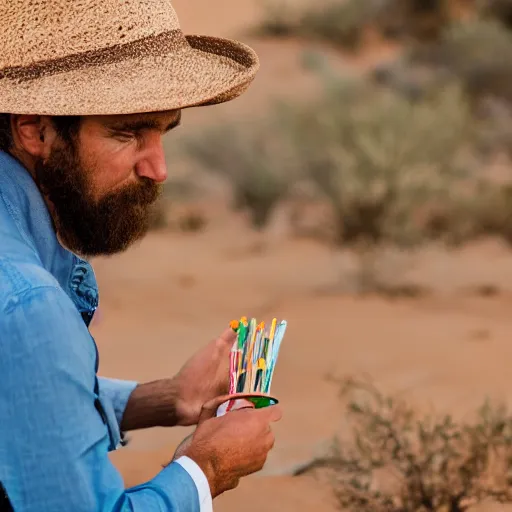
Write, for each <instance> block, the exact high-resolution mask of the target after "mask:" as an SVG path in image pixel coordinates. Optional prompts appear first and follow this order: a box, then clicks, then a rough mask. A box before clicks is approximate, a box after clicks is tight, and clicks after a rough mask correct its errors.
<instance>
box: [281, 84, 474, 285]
mask: <svg viewBox="0 0 512 512" xmlns="http://www.w3.org/2000/svg"><path fill="white" fill-rule="evenodd" d="M286 115H287V126H288V130H289V132H290V133H291V136H292V140H293V147H294V148H295V151H296V153H297V157H298V162H299V163H300V166H301V168H302V172H303V173H304V175H306V176H307V177H308V178H309V179H310V180H312V181H313V182H314V183H315V184H316V185H317V187H318V188H319V190H320V191H322V192H323V194H324V195H325V197H326V198H327V200H328V201H329V202H330V204H331V206H332V211H333V216H334V218H335V220H336V225H337V230H336V231H337V237H336V242H337V244H338V245H340V246H343V247H352V248H353V249H355V250H356V251H357V252H358V254H359V257H360V264H361V268H360V274H361V277H363V276H365V277H364V282H360V283H359V284H360V287H361V291H373V289H376V288H378V286H379V283H378V282H377V281H376V278H377V276H373V277H374V278H375V279H372V270H371V269H372V268H373V267H374V266H375V265H374V264H375V260H376V259H378V257H379V254H378V249H379V247H381V246H382V245H386V246H390V245H391V246H396V247H399V248H401V249H407V248H411V247H414V246H418V245H419V244H421V243H423V242H425V241H426V240H427V238H428V237H429V235H430V234H431V231H429V229H428V226H427V224H426V223H425V222H420V217H421V214H422V211H423V210H425V209H428V207H429V205H430V204H431V203H432V202H440V201H442V202H445V203H450V202H451V201H453V190H454V189H455V188H456V184H457V182H458V180H459V179H461V176H462V175H463V172H462V171H463V167H462V160H461V156H462V154H463V153H462V152H463V150H464V149H466V147H467V144H468V140H469V138H470V132H469V129H470V124H471V123H470V122H469V112H468V108H467V106H466V104H465V102H464V100H463V97H462V96H461V94H460V91H459V90H458V89H457V88H453V89H445V90H443V91H440V92H438V93H436V94H434V95H433V96H432V97H430V98H428V99H427V100H424V101H422V102H419V103H413V102H410V101H408V100H406V99H405V98H403V97H401V96H400V95H397V94H395V93H393V92H391V91H389V90H381V89H377V88H373V87H371V86H368V85H367V84H364V83H359V82H347V83H343V82H342V83H339V84H338V85H333V84H331V89H330V91H328V92H327V93H326V95H325V98H324V99H323V100H322V101H321V102H320V103H318V104H316V105H313V106H307V107H304V108H301V109H298V108H294V109H289V110H288V111H287V112H286Z"/></svg>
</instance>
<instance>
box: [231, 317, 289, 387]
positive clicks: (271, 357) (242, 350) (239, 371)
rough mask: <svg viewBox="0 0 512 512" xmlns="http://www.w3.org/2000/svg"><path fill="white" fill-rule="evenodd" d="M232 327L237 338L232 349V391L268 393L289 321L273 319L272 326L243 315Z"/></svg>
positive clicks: (233, 322)
mask: <svg viewBox="0 0 512 512" xmlns="http://www.w3.org/2000/svg"><path fill="white" fill-rule="evenodd" d="M230 326H231V328H232V329H233V330H234V331H235V332H236V333H237V334H238V337H237V340H236V342H235V343H234V345H233V348H232V349H231V357H230V387H229V392H230V393H243V394H246V393H261V394H266V395H268V394H269V393H270V386H271V384H272V376H273V373H274V368H275V365H276V361H277V356H278V355H279V349H280V348H281V342H282V341H283V337H284V334H285V331H286V327H287V323H286V321H285V320H282V321H280V322H278V321H277V319H276V318H274V319H273V320H272V323H271V325H270V328H265V323H264V322H261V323H259V324H258V323H257V322H256V319H254V318H251V319H250V320H247V318H246V317H242V318H241V319H240V320H233V321H232V322H231V324H230Z"/></svg>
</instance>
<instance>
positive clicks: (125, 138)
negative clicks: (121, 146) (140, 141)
mask: <svg viewBox="0 0 512 512" xmlns="http://www.w3.org/2000/svg"><path fill="white" fill-rule="evenodd" d="M114 138H116V139H117V140H119V141H121V142H130V141H132V140H135V139H136V137H135V134H134V133H130V132H115V133H114Z"/></svg>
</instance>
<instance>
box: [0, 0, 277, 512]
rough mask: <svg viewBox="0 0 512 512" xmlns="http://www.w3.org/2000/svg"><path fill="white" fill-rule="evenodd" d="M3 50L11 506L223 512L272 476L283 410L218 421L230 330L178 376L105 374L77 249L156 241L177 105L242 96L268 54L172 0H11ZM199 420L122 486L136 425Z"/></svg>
mask: <svg viewBox="0 0 512 512" xmlns="http://www.w3.org/2000/svg"><path fill="white" fill-rule="evenodd" d="M219 15H220V14H219ZM0 47H1V48H2V54H1V56H0V112H4V113H5V114H2V115H0V349H1V356H0V482H1V486H2V487H1V489H2V490H3V491H5V492H0V495H4V494H5V496H3V499H2V498H0V503H1V505H0V510H4V511H5V510H11V507H12V509H14V511H16V512H32V511H38V512H40V511H48V512H60V511H66V512H70V511H73V512H82V511H83V512H93V511H94V512H96V511H103V512H114V511H144V512H152V511H172V512H177V511H179V512H205V511H207V510H211V508H212V498H214V497H215V496H218V495H219V494H221V493H222V492H224V491H226V490H228V489H232V488H234V487H235V486H236V485H237V484H238V481H239V479H240V478H241V477H243V476H245V475H248V474H250V473H253V472H255V471H258V470H259V469H261V467H262V466H263V463H264V462H265V459H266V456H267V453H268V451H269V450H270V449H271V447H272V444H273V435H272V432H271V428H270V424H271V423H272V422H273V421H277V420H279V417H280V410H279V409H278V408H277V407H270V408H268V409H263V410H249V409H245V410H238V411H234V412H231V413H229V414H227V415H226V416H222V417H215V410H216V407H217V405H219V404H220V403H221V402H222V400H223V399H222V396H221V397H220V398H219V395H222V394H223V393H224V392H225V391H226V389H225V388H226V386H227V381H228V368H227V366H228V352H229V348H230V346H231V345H232V343H233V341H234V334H233V333H231V332H230V331H229V330H227V331H226V332H224V333H223V334H222V335H221V336H220V337H219V339H217V340H216V341H214V342H212V343H211V344H209V345H208V346H206V347H205V348H204V349H203V350H202V351H201V352H199V353H198V354H197V355H196V356H194V357H193V358H192V359H191V360H190V361H189V362H188V363H187V364H186V365H185V366H184V367H183V369H182V370H181V371H180V372H179V374H178V375H177V376H176V377H174V378H170V379H168V380H162V381H157V382H153V383H148V384H140V385H139V384H137V383H135V382H125V381H118V380H112V379H106V378H99V377H97V371H98V364H99V361H98V353H97V349H96V345H95V343H94V340H93V339H92V337H91V335H90V334H89V330H88V326H89V325H90V322H91V320H92V318H93V315H94V312H95V310H96V308H97V305H98V290H97V285H96V281H95V278H94V273H93V271H92V269H91V267H90V265H89V264H88V263H87V262H86V261H85V259H82V258H85V257H88V256H95V255H101V254H103V255H109V254H115V253H117V252H120V251H123V250H125V249H126V248H128V247H129V246H130V245H131V244H132V243H133V242H134V241H136V240H138V239H140V238H141V237H142V236H143V235H144V233H145V232H146V230H147V226H148V216H149V214H150V210H151V205H152V204H153V203H154V201H155V200H156V198H157V197H158V194H159V191H160V187H161V184H162V183H163V181H164V180H165V179H166V176H167V170H166V165H165V160H164V152H163V148H162V140H161V139H162V135H163V134H164V133H166V132H167V131H169V130H172V129H173V128H174V127H176V126H177V125H178V124H179V123H180V118H181V111H182V109H184V108H188V107H193V106H199V105H211V104H215V103H220V102H223V101H228V100H231V99H233V98H235V97H236V96H238V95H240V94H241V93H242V92H243V91H244V90H245V89H246V88H247V87H248V85H249V84H250V82H251V81H252V79H253V78H254V75H255V73H256V70H257V67H258V60H257V57H256V56H255V54H254V52H253V51H252V50H251V49H249V48H247V47H246V46H244V45H242V44H240V43H236V42H233V41H226V40H220V39H215V38H211V37H198V36H188V37H185V36H184V35H183V33H182V32H181V30H180V29H179V25H178V22H177V19H176V15H175V13H174V11H173V9H172V7H171V5H170V3H169V0H81V1H78V0H73V1H69V0H38V1H37V2H33V1H31V0H17V1H12V0H10V1H8V2H1V3H0ZM148 264H150V262H148ZM141 342H143V340H141ZM204 404H206V405H205V406H204V407H203V405H204ZM201 411H202V412H201ZM196 424H198V426H197V428H196V430H195V432H194V434H193V436H192V437H191V438H190V439H188V440H187V442H186V443H184V444H183V445H182V447H181V449H180V454H179V455H176V457H175V459H176V460H175V461H174V462H172V463H170V464H169V465H167V466H166V467H165V468H164V469H163V470H162V471H161V472H160V473H159V474H158V475H157V476H156V477H155V478H154V479H153V480H151V481H149V482H147V483H146V484H144V485H140V486H137V487H135V488H132V489H124V485H123V481H122V478H121V476H120V475H119V473H118V472H117V471H116V469H115V468H114V466H113V465H112V464H111V463H110V461H109V458H108V451H109V450H114V449H116V448H118V447H119V446H121V445H122V444H123V443H122V440H123V435H124V432H126V431H129V430H135V429H140V428H147V427H153V426H174V425H196ZM170 458H171V457H170Z"/></svg>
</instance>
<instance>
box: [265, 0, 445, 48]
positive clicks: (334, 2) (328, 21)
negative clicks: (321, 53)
mask: <svg viewBox="0 0 512 512" xmlns="http://www.w3.org/2000/svg"><path fill="white" fill-rule="evenodd" d="M266 5H267V8H266V15H265V16H264V18H263V21H262V23H261V24H260V26H259V29H258V33H260V34H264V35H271V36H290V35H296V36H299V37H306V38H312V39H318V40H321V41H325V42H327V43H329V44H334V45H337V46H341V47H346V48H349V49H356V48H358V47H359V46H360V44H361V42H362V41H363V36H364V33H365V29H366V28H368V27H372V28H374V29H377V30H378V31H380V32H381V33H382V35H383V36H386V37H392V38H403V37H410V38H413V39H420V40H432V39H435V38H437V37H438V36H439V34H440V32H441V30H442V29H443V28H444V27H445V26H446V24H447V23H448V21H449V10H448V7H447V6H448V0H328V1H324V2H320V3H318V4H317V5H315V6H314V7H310V8H303V10H300V9H292V8H290V7H289V5H288V4H285V3H282V2H281V3H276V2H270V3H267V4H266Z"/></svg>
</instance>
